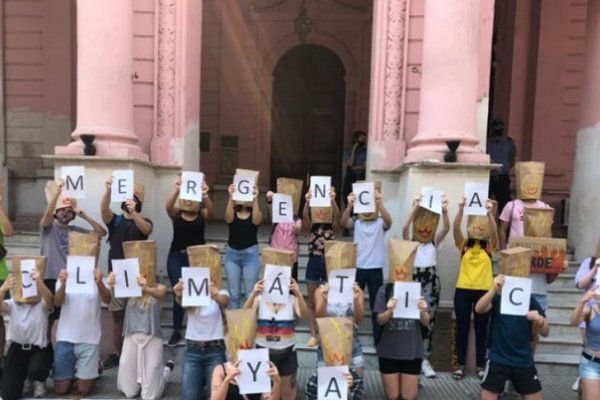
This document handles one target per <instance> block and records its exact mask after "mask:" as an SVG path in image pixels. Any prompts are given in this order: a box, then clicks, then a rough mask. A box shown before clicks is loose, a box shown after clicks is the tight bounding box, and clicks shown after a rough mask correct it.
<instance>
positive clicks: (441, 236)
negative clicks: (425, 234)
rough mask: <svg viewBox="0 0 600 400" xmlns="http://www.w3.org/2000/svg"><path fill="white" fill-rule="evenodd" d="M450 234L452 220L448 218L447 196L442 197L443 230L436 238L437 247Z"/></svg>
mask: <svg viewBox="0 0 600 400" xmlns="http://www.w3.org/2000/svg"><path fill="white" fill-rule="evenodd" d="M448 232H450V218H449V217H448V198H447V197H446V195H444V196H442V230H441V231H439V232H438V234H437V236H436V238H435V244H436V246H439V245H440V244H441V243H442V242H443V241H444V239H445V238H446V235H448Z"/></svg>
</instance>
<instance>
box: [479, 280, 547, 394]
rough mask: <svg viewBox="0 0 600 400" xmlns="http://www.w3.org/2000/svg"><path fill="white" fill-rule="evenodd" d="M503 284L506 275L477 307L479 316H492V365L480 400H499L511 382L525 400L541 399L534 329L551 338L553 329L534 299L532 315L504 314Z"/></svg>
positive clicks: (490, 360) (529, 313)
mask: <svg viewBox="0 0 600 400" xmlns="http://www.w3.org/2000/svg"><path fill="white" fill-rule="evenodd" d="M504 282H505V278H504V275H498V276H496V278H495V279H494V282H493V287H492V288H491V289H490V290H488V291H487V292H486V294H485V295H484V296H482V297H481V298H480V299H479V301H477V304H476V305H475V312H476V313H477V314H479V315H485V316H487V315H489V314H491V325H490V335H489V361H488V362H487V366H486V369H485V372H484V374H483V375H482V379H481V398H482V399H484V400H492V399H497V398H498V397H499V396H500V394H502V392H503V390H504V387H505V384H506V382H507V381H509V380H510V381H511V382H512V383H513V385H514V386H515V389H516V390H517V392H518V393H519V394H520V395H521V396H523V398H525V399H531V400H534V399H541V398H542V385H541V384H540V380H539V378H538V373H537V370H536V368H535V362H534V360H533V350H532V348H531V338H532V335H533V329H534V327H535V329H536V330H537V332H538V333H540V334H541V335H542V336H548V334H549V333H550V326H549V325H548V323H547V322H546V318H545V314H544V310H543V309H542V307H541V306H540V304H539V303H538V302H537V301H536V300H535V297H534V296H530V299H529V310H530V311H529V312H528V313H527V314H526V315H524V316H521V315H508V314H502V313H501V312H500V309H501V297H500V296H501V292H502V287H503V286H504ZM508 298H509V299H511V298H513V299H514V297H513V296H509V297H508ZM516 301H517V300H516V299H515V300H514V302H516ZM520 301H523V300H520Z"/></svg>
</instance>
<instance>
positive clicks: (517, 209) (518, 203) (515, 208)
mask: <svg viewBox="0 0 600 400" xmlns="http://www.w3.org/2000/svg"><path fill="white" fill-rule="evenodd" d="M525 207H549V206H548V204H546V203H544V202H543V201H540V200H536V201H535V202H527V203H526V202H524V201H522V200H513V201H509V202H508V203H507V204H506V206H504V210H502V214H500V221H502V222H506V223H508V224H510V233H509V236H510V237H522V236H525V233H524V230H525V228H524V225H525V224H524V223H523V215H524V213H525Z"/></svg>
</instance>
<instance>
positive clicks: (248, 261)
mask: <svg viewBox="0 0 600 400" xmlns="http://www.w3.org/2000/svg"><path fill="white" fill-rule="evenodd" d="M235 193H236V186H235V185H234V184H231V185H230V186H229V200H228V202H227V208H226V209H225V222H227V224H229V239H228V240H227V247H226V248H225V260H224V264H225V271H227V284H228V285H229V293H230V294H231V303H230V304H229V306H230V307H231V308H233V309H236V308H240V306H241V305H242V281H243V282H244V289H245V293H246V296H248V294H249V292H250V291H251V290H252V288H253V287H254V284H255V283H256V282H257V281H258V276H259V275H260V256H259V250H258V239H257V234H258V227H259V226H260V224H261V223H262V220H263V215H262V212H261V211H260V206H259V204H258V188H257V187H256V185H254V186H253V191H252V196H253V200H252V203H251V205H250V206H249V205H248V204H247V203H241V204H236V203H235V201H234V199H233V196H234V194H235Z"/></svg>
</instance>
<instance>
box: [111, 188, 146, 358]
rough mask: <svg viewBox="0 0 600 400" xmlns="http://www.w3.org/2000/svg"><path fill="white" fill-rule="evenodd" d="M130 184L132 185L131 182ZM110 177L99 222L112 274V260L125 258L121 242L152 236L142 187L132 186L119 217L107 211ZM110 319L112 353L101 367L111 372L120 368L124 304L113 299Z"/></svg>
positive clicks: (122, 204)
mask: <svg viewBox="0 0 600 400" xmlns="http://www.w3.org/2000/svg"><path fill="white" fill-rule="evenodd" d="M131 184H132V185H133V182H131ZM112 186H113V177H112V176H110V177H108V178H107V179H106V181H105V182H104V187H105V190H104V195H103V196H102V202H101V203H100V212H101V213H102V221H103V222H104V223H105V224H106V226H107V227H108V233H109V235H108V243H109V244H110V248H109V250H108V272H112V260H121V259H124V258H125V254H124V253H123V246H122V245H123V242H129V241H136V240H146V239H148V236H150V234H151V233H152V229H153V225H152V221H150V220H149V219H148V218H144V217H143V216H142V214H141V212H142V204H143V203H144V187H143V186H142V185H140V184H135V185H133V187H134V191H133V198H131V199H127V201H123V202H121V210H122V211H123V213H122V214H115V213H114V212H113V211H112V210H111V208H110V201H111V192H112ZM109 309H110V311H111V313H112V320H113V332H112V337H113V351H114V352H113V353H112V354H110V355H109V356H108V357H107V358H106V360H104V368H106V369H110V368H114V367H116V366H118V365H119V357H120V355H121V347H122V346H123V336H122V331H123V319H124V318H125V312H124V309H125V304H124V302H123V301H120V300H117V299H113V301H112V302H111V304H109Z"/></svg>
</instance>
